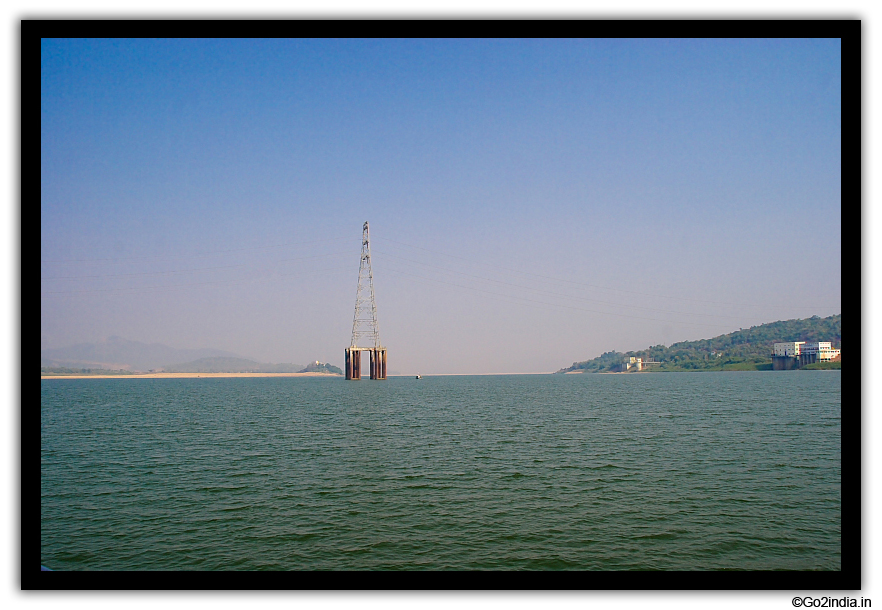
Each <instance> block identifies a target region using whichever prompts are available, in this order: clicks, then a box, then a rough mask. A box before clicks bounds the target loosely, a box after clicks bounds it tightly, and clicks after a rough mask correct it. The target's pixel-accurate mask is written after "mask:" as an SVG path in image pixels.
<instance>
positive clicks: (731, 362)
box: [558, 314, 842, 373]
mask: <svg viewBox="0 0 882 610" xmlns="http://www.w3.org/2000/svg"><path fill="white" fill-rule="evenodd" d="M780 341H806V342H809V343H812V342H816V341H830V342H831V343H832V344H833V347H834V348H839V349H841V348H842V314H838V315H835V316H830V317H829V318H819V317H818V316H812V317H811V318H806V319H804V320H799V319H797V320H784V321H778V322H771V323H769V324H761V325H760V326H752V327H750V328H746V329H741V330H738V331H735V332H733V333H729V334H728V335H720V336H718V337H714V338H712V339H701V340H698V341H681V342H680V343H674V344H673V345H671V346H669V347H665V346H664V345H654V346H652V347H649V348H647V349H644V350H639V351H633V352H624V353H622V352H614V351H613V352H606V353H604V354H602V355H600V356H598V357H597V358H594V359H593V360H585V361H584V362H574V363H573V365H572V366H570V367H567V368H565V369H561V370H560V371H558V372H559V373H568V372H585V373H601V372H616V371H620V370H623V367H622V363H623V362H624V361H626V360H628V359H629V358H630V357H632V356H634V357H637V358H643V359H644V360H657V361H659V362H661V363H662V364H661V365H660V366H653V367H652V368H651V369H650V370H658V371H688V370H762V369H771V362H772V359H771V353H772V349H773V345H774V344H775V343H777V342H780Z"/></svg>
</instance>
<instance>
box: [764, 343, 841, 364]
mask: <svg viewBox="0 0 882 610" xmlns="http://www.w3.org/2000/svg"><path fill="white" fill-rule="evenodd" d="M776 345H777V344H776ZM841 351H842V350H838V349H833V348H832V347H831V346H830V342H829V341H819V342H818V343H806V344H805V345H803V346H802V349H801V351H800V353H802V354H812V355H815V356H817V359H818V361H819V362H825V361H828V360H833V358H835V357H836V356H838V355H839V354H840V352H841Z"/></svg>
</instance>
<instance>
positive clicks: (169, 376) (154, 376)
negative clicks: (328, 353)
mask: <svg viewBox="0 0 882 610" xmlns="http://www.w3.org/2000/svg"><path fill="white" fill-rule="evenodd" d="M196 377H342V375H334V374H332V373H137V374H132V375H41V376H40V379H195V378H196Z"/></svg>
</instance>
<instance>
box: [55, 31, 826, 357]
mask: <svg viewBox="0 0 882 610" xmlns="http://www.w3.org/2000/svg"><path fill="white" fill-rule="evenodd" d="M840 63H841V62H840V44H839V41H838V40H467V41H461V40H455V41H449V40H394V41H389V40H342V41H341V40H336V41H316V40H307V41H304V40H232V41H230V40H225V41H217V40H214V41H212V40H176V41H170V40H83V39H78V40H44V41H43V43H42V48H41V108H40V110H41V134H40V143H41V146H40V148H41V167H40V170H41V202H40V230H41V234H40V236H41V243H40V246H41V278H40V279H41V285H40V288H41V302H40V303H41V347H42V348H49V347H63V346H66V345H71V344H74V343H79V342H94V341H100V340H103V339H105V338H107V337H109V336H112V335H117V336H122V337H124V338H127V339H131V340H136V341H143V342H147V343H164V344H167V345H171V346H173V347H177V348H208V347H211V348H218V349H223V350H228V351H232V352H235V353H238V354H241V355H243V356H246V357H250V358H254V359H257V360H260V361H264V362H307V361H312V360H320V361H322V362H330V363H332V364H336V365H338V366H341V365H342V360H343V349H344V348H345V347H346V346H348V345H349V343H350V335H351V331H352V318H353V313H354V305H355V293H356V287H357V278H358V266H359V259H360V249H361V233H362V224H363V222H365V221H368V222H369V223H370V238H371V241H370V245H371V254H372V257H371V261H372V271H373V277H374V289H375V294H376V304H377V312H378V323H379V329H380V339H381V343H382V344H383V345H384V346H386V348H387V349H388V358H389V365H388V366H389V370H390V372H399V373H405V374H411V373H413V372H422V373H424V374H441V373H466V374H483V373H528V372H547V371H555V370H558V369H560V368H561V367H565V366H569V365H570V364H572V363H573V362H575V361H579V360H586V359H590V358H594V357H596V356H599V355H600V354H601V353H603V352H606V351H610V350H618V351H626V350H635V349H642V348H646V347H648V346H650V345H656V344H665V345H669V344H671V343H673V342H676V341H683V340H692V339H700V338H709V337H712V336H716V335H719V334H724V333H728V332H732V331H735V330H738V329H739V328H747V327H749V326H752V325H757V324H762V323H766V322H773V321H775V320H785V319H791V318H805V317H809V316H812V315H819V316H822V317H823V316H829V315H832V314H838V313H841V262H842V261H841V221H840V217H841V196H840V185H841V160H840V159H841V128H840V121H841V100H840V98H841V66H840Z"/></svg>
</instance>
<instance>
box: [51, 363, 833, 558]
mask: <svg viewBox="0 0 882 610" xmlns="http://www.w3.org/2000/svg"><path fill="white" fill-rule="evenodd" d="M840 387H841V372H839V371H781V372H753V373H751V372H739V373H682V374H678V373H668V374H642V375H527V376H475V377H426V378H424V379H422V380H419V381H417V380H414V379H411V378H390V379H388V380H386V381H382V382H373V381H369V380H362V381H358V382H347V381H344V380H342V379H339V378H333V379H327V378H245V379H241V378H240V379H235V378H234V379H82V380H43V381H42V382H41V388H42V394H41V505H40V514H41V551H42V553H41V560H42V564H43V565H45V566H48V567H50V568H53V569H56V570H107V569H122V570H181V569H187V570H229V569H233V570H297V569H308V570H343V569H356V570H362V569H371V570H373V569H384V570H385V569H403V570H414V569H416V570H419V569H430V570H439V569H494V570H511V569H576V570H635V569H636V570H645V569H661V570H716V569H747V570H765V569H795V570H807V569H818V570H839V569H841V550H840V546H841V545H840V532H841V517H840V515H841V502H840V479H841V468H840V455H841V442H840V429H841V428H840V415H841V404H840V403H841V390H840Z"/></svg>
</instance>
